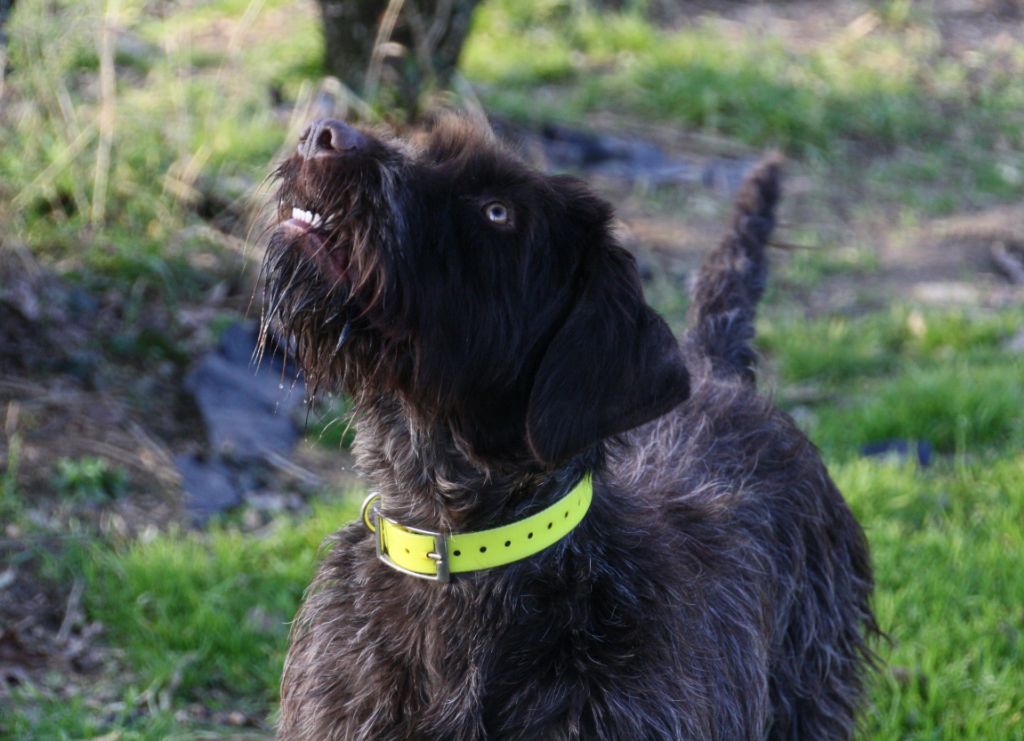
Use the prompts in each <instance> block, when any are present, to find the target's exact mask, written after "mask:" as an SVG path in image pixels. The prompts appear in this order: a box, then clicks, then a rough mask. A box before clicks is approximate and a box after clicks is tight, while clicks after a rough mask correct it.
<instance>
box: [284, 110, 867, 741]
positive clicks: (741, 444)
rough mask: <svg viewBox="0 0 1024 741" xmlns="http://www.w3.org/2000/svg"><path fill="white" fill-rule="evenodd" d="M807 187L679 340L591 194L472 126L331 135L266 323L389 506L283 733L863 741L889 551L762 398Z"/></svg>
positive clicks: (728, 261) (306, 660) (746, 242)
mask: <svg viewBox="0 0 1024 741" xmlns="http://www.w3.org/2000/svg"><path fill="white" fill-rule="evenodd" d="M780 167H781V165H780V162H779V161H778V160H777V159H768V160H767V161H764V162H762V163H761V164H760V165H758V166H757V167H756V168H755V169H754V170H753V172H752V173H751V174H750V175H749V176H748V177H747V179H746V180H745V182H744V184H743V185H742V188H741V190H740V192H739V194H738V198H737V202H736V206H735V213H734V215H733V217H732V222H731V227H730V228H729V230H728V233H727V234H726V236H725V237H724V239H723V241H722V242H721V244H720V245H719V246H718V247H717V249H715V250H714V251H712V252H711V253H710V255H709V257H708V258H707V260H706V263H705V264H704V266H703V267H702V269H701V271H700V273H699V279H698V281H697V283H696V289H695V294H694V297H693V301H692V305H691V309H690V313H689V329H688V330H687V332H686V334H685V336H684V337H683V338H682V340H681V341H678V340H677V339H676V338H675V337H674V336H673V334H672V332H671V331H670V330H669V328H668V326H667V325H666V323H665V322H664V320H663V319H662V318H661V317H659V316H658V315H657V314H656V313H655V312H654V311H653V310H652V309H651V308H650V307H649V306H648V305H647V303H646V302H645V300H644V297H643V292H642V288H641V282H640V278H639V275H638V271H637V267H636V264H635V261H634V259H633V257H632V256H631V255H630V254H629V253H628V252H627V251H626V250H625V249H624V248H623V247H621V246H620V245H619V244H618V243H617V242H616V239H615V236H614V234H613V229H612V219H613V211H612V208H611V207H610V206H609V204H608V203H606V202H605V201H603V200H602V199H601V198H599V197H598V196H596V195H595V194H594V193H592V192H591V190H590V189H589V188H588V187H587V185H586V184H585V183H584V182H582V181H580V180H578V179H576V178H573V177H569V176H564V175H550V174H543V173H540V172H537V171H535V170H533V169H531V168H530V167H528V166H526V165H525V164H524V163H522V162H521V161H520V160H519V159H517V158H516V156H515V155H514V154H513V153H511V152H510V151H509V150H508V149H507V148H506V147H505V146H504V145H502V144H501V143H499V142H498V141H497V140H496V139H495V137H494V136H493V134H491V133H490V132H489V130H488V129H487V128H486V127H483V126H480V125H478V124H474V123H471V122H468V121H466V120H464V119H461V118H459V117H455V116H451V117H448V118H445V119H442V120H441V121H440V122H438V123H436V124H435V125H434V126H433V127H431V128H429V129H428V130H427V131H425V132H422V133H419V134H417V135H415V136H412V137H409V138H405V139H401V138H396V137H393V136H390V135H388V134H387V133H384V132H381V131H376V130H372V129H360V128H354V127H351V126H348V125H346V124H344V123H342V122H339V121H333V120H322V121H318V122H315V123H313V124H312V125H311V126H310V127H309V128H308V129H307V130H306V131H305V133H304V134H303V136H302V137H301V138H300V142H299V146H298V149H297V151H296V153H295V154H294V155H293V156H291V157H290V158H289V159H287V161H285V162H284V163H283V164H282V165H281V166H280V168H279V169H278V171H277V178H278V180H279V183H280V186H279V191H278V197H277V202H278V214H277V215H278V216H279V220H278V222H279V223H278V226H277V227H276V230H275V231H274V232H273V234H272V236H271V238H270V240H269V245H268V248H267V253H266V258H265V261H264V279H265V285H266V295H265V308H264V326H265V327H267V328H268V332H269V331H270V329H269V328H270V327H274V328H277V330H278V331H283V332H284V333H285V334H286V335H287V336H288V337H289V338H290V343H291V345H290V346H291V349H292V352H293V353H294V356H295V358H296V360H297V362H298V363H299V364H300V365H301V368H302V372H303V373H304V376H305V379H306V381H307V383H308V384H309V385H310V386H311V387H313V388H314V389H317V388H327V387H330V388H341V389H343V390H344V391H345V392H346V393H347V394H349V395H350V396H351V398H352V400H353V404H354V409H355V413H356V420H357V421H356V443H355V447H354V450H355V455H356V460H357V464H358V466H359V467H360V469H361V471H362V472H363V474H364V475H365V476H366V478H367V479H368V480H369V483H370V485H371V487H372V490H373V492H374V494H373V495H372V496H371V498H370V501H368V503H367V504H366V505H365V506H364V510H363V517H362V518H360V521H358V522H355V523H353V524H351V525H349V526H347V527H344V528H343V529H341V530H340V531H339V532H338V533H336V534H335V535H334V536H332V537H331V538H330V539H329V551H328V552H327V553H326V556H325V558H324V561H323V563H322V565H321V566H320V568H319V573H318V574H317V575H316V577H315V580H314V581H313V583H312V585H311V586H310V588H309V590H308V591H307V594H306V597H305V601H304V604H303V605H302V607H301V609H300V611H299V613H298V616H297V618H296V621H295V622H294V624H293V627H292V636H291V646H290V649H289V651H288V655H287V659H286V662H285V667H284V673H283V678H282V683H281V706H280V716H279V721H278V737H279V738H282V739H316V740H318V741H323V740H325V739H349V738H365V739H408V738H417V739H482V738H502V739H505V738H509V739H511V738H515V739H541V738H544V739H547V738H550V739H562V738H571V739H575V738H587V739H598V738H600V739H662V738H665V739H669V738H671V739H728V740H730V741H734V740H736V739H762V738H772V739H816V740H819V739H843V738H849V737H850V736H851V735H852V734H853V733H854V731H855V729H856V723H857V714H858V709H859V708H860V707H861V705H862V703H863V700H864V688H865V682H866V677H867V676H868V674H869V672H870V670H871V667H872V664H873V660H874V659H873V652H872V649H871V643H872V641H871V639H872V636H873V634H874V633H875V632H876V631H877V627H876V623H875V619H874V617H873V615H872V611H871V607H870V602H869V599H870V595H871V592H872V574H871V567H870V562H869V556H868V549H867V544H866V540H865V537H864V534H863V532H862V530H861V528H860V527H859V525H858V523H857V522H856V520H855V519H854V517H853V515H852V514H851V512H850V510H849V509H848V507H847V505H846V503H845V502H844V500H843V498H842V496H841V494H840V493H839V491H838V490H837V489H836V487H835V485H834V484H833V482H832V481H831V479H830V478H829V475H828V473H827V471H826V468H825V466H824V464H823V463H822V461H821V459H820V457H819V455H818V452H817V451H816V449H815V447H814V446H813V445H812V444H811V443H810V442H809V441H808V440H807V438H806V437H805V436H804V434H803V433H802V432H801V431H800V430H799V429H798V428H797V427H796V425H795V424H794V423H793V421H792V420H791V419H790V418H789V417H788V416H787V415H786V414H784V413H783V412H781V411H779V410H777V409H775V408H774V407H773V406H772V404H771V403H770V402H769V401H768V400H766V399H765V398H763V397H761V396H759V395H758V393H757V391H756V388H755V378H754V372H755V353H754V350H753V349H752V347H751V341H752V339H753V336H754V314H755V307H756V304H757V301H758V299H759V297H760V296H761V293H762V291H763V289H764V285H765V277H766V272H767V258H766V246H767V242H768V240H769V238H770V234H771V232H772V229H773V226H774V221H775V216H774V213H775V208H776V205H777V202H778V200H779V198H780V192H781V185H780V180H781V173H780ZM562 509H564V514H563V512H562ZM544 519H546V520H548V522H547V523H546V527H545V523H544V522H542V521H541V520H544ZM527 530H529V532H527ZM534 531H536V533H535V532H534ZM535 537H536V540H534V538H535ZM513 541H514V542H513ZM460 543H461V546H460V545H459V544H460ZM478 544H480V547H479V548H478V547H477V546H478ZM488 546H489V547H490V549H491V550H490V551H489V552H488V553H486V554H485V553H484V551H485V550H486V549H487V547H488ZM410 549H411V550H410ZM403 551H404V552H405V553H404V554H403ZM478 551H479V553H478ZM460 564H461V565H460Z"/></svg>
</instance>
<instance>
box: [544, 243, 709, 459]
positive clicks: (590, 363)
mask: <svg viewBox="0 0 1024 741" xmlns="http://www.w3.org/2000/svg"><path fill="white" fill-rule="evenodd" d="M583 271H584V272H583V275H582V284H581V288H580V291H579V294H578V297H577V299H576V303H575V305H574V306H573V307H572V308H571V309H570V312H569V316H568V318H567V319H566V320H565V323H564V324H563V325H562V327H561V329H559V330H558V331H557V333H556V334H555V336H554V338H553V339H552V341H551V344H550V345H549V346H548V348H547V351H546V352H545V354H544V356H543V357H542V358H541V362H540V367H539V369H538V371H537V375H536V377H535V379H534V382H533V388H532V390H531V392H530V400H529V404H528V406H527V412H526V434H527V441H528V443H529V446H530V450H531V451H532V453H533V455H534V456H535V457H536V458H537V459H538V460H539V461H541V462H542V463H545V464H548V465H556V464H559V463H561V462H563V461H565V460H566V459H568V458H569V457H571V456H572V455H574V454H576V453H578V452H580V451H581V450H583V449H585V448H587V447H589V446H591V445H593V444H594V443H596V442H598V441H599V440H601V439H602V438H605V437H608V436H609V435H614V434H617V433H619V432H625V431H626V430H629V429H631V428H633V427H636V426H638V425H640V424H643V423H644V422H647V421H649V420H652V419H654V418H655V417H658V416H660V415H662V414H664V413H665V412H667V411H668V410H669V409H671V408H672V407H674V406H676V405H677V404H679V403H680V402H682V401H683V400H684V399H686V398H687V397H688V396H689V394H690V376H689V373H687V371H686V366H685V365H684V363H683V357H682V352H681V351H680V349H679V343H678V342H677V341H676V339H675V337H673V335H672V332H671V330H669V328H668V325H666V324H665V322H664V320H662V318H661V317H659V316H658V315H657V314H655V313H654V311H653V310H652V309H651V307H649V306H648V305H647V303H646V302H645V301H644V297H643V290H642V288H641V286H640V276H639V273H638V272H637V269H636V262H635V260H634V259H633V256H632V255H630V254H629V253H628V252H626V250H624V249H623V248H622V247H619V246H618V245H614V244H610V245H609V244H604V245H600V246H596V247H595V248H593V249H592V251H591V255H590V256H589V257H588V262H587V263H586V264H585V265H584V268H583Z"/></svg>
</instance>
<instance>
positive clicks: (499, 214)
mask: <svg viewBox="0 0 1024 741" xmlns="http://www.w3.org/2000/svg"><path fill="white" fill-rule="evenodd" d="M484 215H485V216H486V217H487V218H488V220H490V221H492V222H493V223H495V224H507V223H508V222H509V213H508V206H506V205H505V204H504V203H502V202H501V201H491V202H490V203H488V204H487V205H486V206H484Z"/></svg>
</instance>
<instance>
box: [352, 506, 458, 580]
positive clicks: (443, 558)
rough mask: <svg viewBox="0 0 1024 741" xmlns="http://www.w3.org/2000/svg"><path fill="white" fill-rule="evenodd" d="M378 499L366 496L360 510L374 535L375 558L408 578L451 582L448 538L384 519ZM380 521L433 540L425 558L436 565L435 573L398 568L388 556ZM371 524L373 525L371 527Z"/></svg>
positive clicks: (431, 531)
mask: <svg viewBox="0 0 1024 741" xmlns="http://www.w3.org/2000/svg"><path fill="white" fill-rule="evenodd" d="M379 499H380V495H379V494H370V496H368V497H367V498H366V499H365V500H364V501H363V509H362V517H363V522H364V523H365V524H366V526H367V528H368V529H369V530H370V532H372V533H373V534H374V543H375V545H376V547H377V558H379V559H380V560H381V561H382V562H383V563H385V564H387V565H388V566H390V567H391V568H393V569H394V570H395V571H400V572H402V573H403V574H408V575H409V576H415V577H417V578H419V579H426V580H427V581H439V582H449V581H451V571H450V567H449V564H448V559H449V556H448V536H447V535H445V534H444V533H439V532H435V531H433V530H421V529H420V528H418V527H410V526H409V525H400V524H398V523H397V522H395V521H394V520H390V519H388V518H387V517H384V515H382V514H381V513H380V508H379V507H378V502H377V500H379ZM381 520H387V522H388V523H389V524H391V525H392V526H394V527H400V528H402V529H403V530H408V531H409V532H411V533H416V534H417V535H429V536H431V537H432V538H433V539H434V551H432V552H431V553H428V554H427V558H429V559H430V560H432V561H433V562H434V563H435V564H437V566H436V570H437V573H436V574H422V573H420V572H419V571H410V570H409V569H407V568H404V567H403V566H399V565H398V564H397V563H395V562H394V561H393V560H391V556H390V555H389V554H388V550H387V546H386V545H385V544H384V528H382V527H381V524H380V521H381ZM371 522H372V523H373V526H372V527H371Z"/></svg>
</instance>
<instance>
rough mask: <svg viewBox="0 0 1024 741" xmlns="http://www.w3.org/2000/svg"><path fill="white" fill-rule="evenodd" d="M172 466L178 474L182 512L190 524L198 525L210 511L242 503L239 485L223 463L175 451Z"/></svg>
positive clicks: (213, 512) (208, 516) (207, 518)
mask: <svg viewBox="0 0 1024 741" xmlns="http://www.w3.org/2000/svg"><path fill="white" fill-rule="evenodd" d="M174 466H175V468H177V469H178V473H179V474H180V475H181V488H182V491H183V492H184V494H185V512H186V514H187V515H188V517H189V519H190V520H191V521H192V523H193V524H196V525H202V524H204V523H205V522H206V521H207V520H209V519H210V517H212V516H213V515H216V514H219V513H221V512H224V511H225V510H228V509H231V508H232V507H237V506H238V505H239V504H241V503H242V491H241V487H239V486H238V482H237V481H236V480H235V477H234V473H233V471H232V470H231V468H229V467H228V466H227V465H225V464H224V463H221V462H219V461H217V460H207V461H203V460H200V459H199V458H197V457H196V456H191V455H179V456H176V457H175V459H174Z"/></svg>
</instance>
